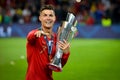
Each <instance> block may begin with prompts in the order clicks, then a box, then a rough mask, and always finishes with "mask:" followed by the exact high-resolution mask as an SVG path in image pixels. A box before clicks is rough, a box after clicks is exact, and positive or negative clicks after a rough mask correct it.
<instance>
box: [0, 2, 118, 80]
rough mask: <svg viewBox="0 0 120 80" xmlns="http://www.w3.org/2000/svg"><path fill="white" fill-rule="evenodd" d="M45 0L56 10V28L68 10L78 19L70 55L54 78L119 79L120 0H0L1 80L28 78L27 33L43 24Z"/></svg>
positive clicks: (81, 79) (61, 79)
mask: <svg viewBox="0 0 120 80" xmlns="http://www.w3.org/2000/svg"><path fill="white" fill-rule="evenodd" d="M45 4H52V5H53V6H54V7H55V10H56V16H57V20H56V23H55V25H54V28H53V31H54V32H56V29H57V27H58V26H59V25H60V23H61V21H63V20H65V17H66V14H67V12H68V11H69V12H72V13H74V14H75V15H76V19H77V20H78V25H77V29H78V32H77V35H76V36H75V38H74V39H73V40H72V41H71V55H70V58H69V60H68V63H67V64H66V65H65V67H64V68H63V72H61V73H56V72H54V74H53V77H54V78H55V80H73V79H75V80H120V59H119V57H120V0H81V2H76V0H0V80H25V74H26V69H27V61H26V35H27V34H28V32H29V31H30V30H32V29H35V28H38V27H40V22H39V20H38V16H39V9H40V7H41V6H42V5H45Z"/></svg>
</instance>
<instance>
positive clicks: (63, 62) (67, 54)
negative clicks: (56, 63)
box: [61, 52, 70, 67]
mask: <svg viewBox="0 0 120 80" xmlns="http://www.w3.org/2000/svg"><path fill="white" fill-rule="evenodd" d="M69 55H70V52H68V53H65V54H64V53H63V55H62V59H61V61H62V62H61V63H62V67H64V65H65V64H66V63H67V61H68V58H69Z"/></svg>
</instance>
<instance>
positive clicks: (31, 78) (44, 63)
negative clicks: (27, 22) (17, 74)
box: [26, 29, 70, 80]
mask: <svg viewBox="0 0 120 80" xmlns="http://www.w3.org/2000/svg"><path fill="white" fill-rule="evenodd" d="M36 31H38V29H36V30H32V31H31V32H29V34H28V35H27V45H26V48H27V62H28V69H27V73H26V80H53V77H52V70H51V69H49V68H48V64H49V63H50V58H53V57H54V55H55V52H56V42H57V36H56V34H55V33H54V34H53V45H52V52H51V54H50V55H48V47H47V43H46V41H45V39H44V36H43V35H41V37H39V38H38V37H36V36H35V35H34V33H35V32H36ZM48 40H50V39H48ZM69 54H70V53H67V54H63V55H62V59H61V63H62V66H64V65H65V64H66V62H67V60H68V57H69ZM49 56H50V58H49Z"/></svg>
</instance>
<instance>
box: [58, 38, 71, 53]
mask: <svg viewBox="0 0 120 80" xmlns="http://www.w3.org/2000/svg"><path fill="white" fill-rule="evenodd" d="M57 44H58V47H59V48H60V49H62V50H63V53H68V52H69V48H70V43H68V42H67V41H66V40H63V42H62V41H59V42H58V43H57Z"/></svg>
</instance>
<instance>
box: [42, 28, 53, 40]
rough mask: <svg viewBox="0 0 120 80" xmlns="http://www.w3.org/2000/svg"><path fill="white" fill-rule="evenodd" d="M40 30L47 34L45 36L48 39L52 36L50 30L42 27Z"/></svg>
mask: <svg viewBox="0 0 120 80" xmlns="http://www.w3.org/2000/svg"><path fill="white" fill-rule="evenodd" d="M42 30H43V31H44V32H45V33H49V35H47V37H48V38H51V36H52V28H46V27H42Z"/></svg>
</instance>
